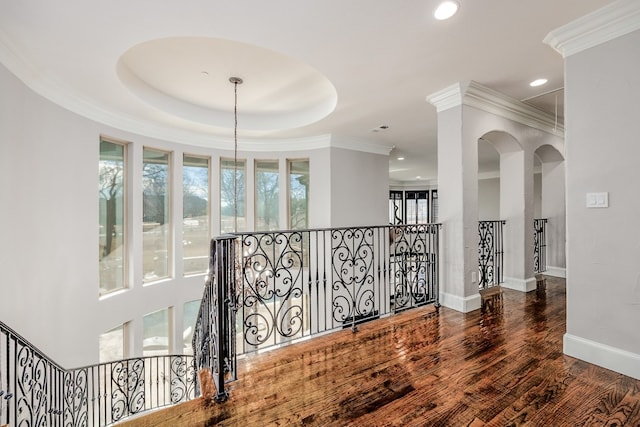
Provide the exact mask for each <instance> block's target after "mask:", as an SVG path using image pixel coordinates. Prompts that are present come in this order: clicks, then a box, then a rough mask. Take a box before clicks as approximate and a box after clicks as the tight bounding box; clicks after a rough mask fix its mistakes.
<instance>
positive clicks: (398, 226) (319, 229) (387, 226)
mask: <svg viewBox="0 0 640 427" xmlns="http://www.w3.org/2000/svg"><path fill="white" fill-rule="evenodd" d="M427 225H431V226H434V225H435V226H438V227H442V223H441V222H425V223H420V224H384V225H352V226H344V227H321V228H294V229H290V230H265V231H237V232H233V233H227V234H223V235H220V236H218V237H214V239H221V238H223V237H226V236H251V235H255V234H272V233H282V234H286V233H303V232H313V231H332V230H335V231H344V230H352V229H356V228H359V229H380V228H403V227H420V226H427ZM227 238H228V237H227Z"/></svg>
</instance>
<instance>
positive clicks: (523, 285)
mask: <svg viewBox="0 0 640 427" xmlns="http://www.w3.org/2000/svg"><path fill="white" fill-rule="evenodd" d="M500 285H501V286H502V287H503V288H507V289H513V290H516V291H520V292H531V291H535V290H536V278H535V277H530V278H528V279H516V278H515V277H505V278H504V283H500Z"/></svg>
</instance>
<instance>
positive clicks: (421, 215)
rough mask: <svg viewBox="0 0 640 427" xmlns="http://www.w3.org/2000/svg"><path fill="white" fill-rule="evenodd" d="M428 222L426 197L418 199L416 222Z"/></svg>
mask: <svg viewBox="0 0 640 427" xmlns="http://www.w3.org/2000/svg"><path fill="white" fill-rule="evenodd" d="M428 222H429V201H428V200H427V199H418V224H426V223H428Z"/></svg>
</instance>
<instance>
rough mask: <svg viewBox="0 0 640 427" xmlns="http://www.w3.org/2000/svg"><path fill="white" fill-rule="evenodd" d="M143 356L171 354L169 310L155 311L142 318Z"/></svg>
mask: <svg viewBox="0 0 640 427" xmlns="http://www.w3.org/2000/svg"><path fill="white" fill-rule="evenodd" d="M142 328H143V330H142V334H143V335H142V354H143V356H159V355H164V354H169V309H168V308H165V309H163V310H158V311H154V312H153V313H150V314H147V315H146V316H144V317H143V318H142Z"/></svg>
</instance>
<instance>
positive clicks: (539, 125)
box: [427, 80, 564, 137]
mask: <svg viewBox="0 0 640 427" xmlns="http://www.w3.org/2000/svg"><path fill="white" fill-rule="evenodd" d="M427 101H428V102H429V103H431V104H432V105H434V106H435V107H436V110H437V111H438V112H441V111H445V110H448V109H450V108H454V107H457V106H459V105H467V106H470V107H475V108H477V109H479V110H482V111H486V112H487V113H491V114H495V115H497V116H500V117H504V118H506V119H509V120H513V121H515V122H518V123H521V124H523V125H527V126H530V127H532V128H535V129H539V130H542V131H544V132H548V133H551V134H554V135H558V136H561V137H562V136H563V135H564V125H562V124H558V123H556V121H555V118H554V117H553V116H552V115H551V114H547V113H545V112H543V111H540V110H538V109H537V108H534V107H531V106H529V105H527V104H525V103H523V102H520V101H518V100H517V99H513V98H511V97H509V96H507V95H505V94H503V93H500V92H497V91H495V90H492V89H489V88H488V87H485V86H483V85H481V84H480V83H477V82H474V81H472V80H471V81H466V82H458V83H455V84H453V85H451V86H448V87H446V88H444V89H442V90H440V91H438V92H435V93H434V94H431V95H429V96H427Z"/></svg>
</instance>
